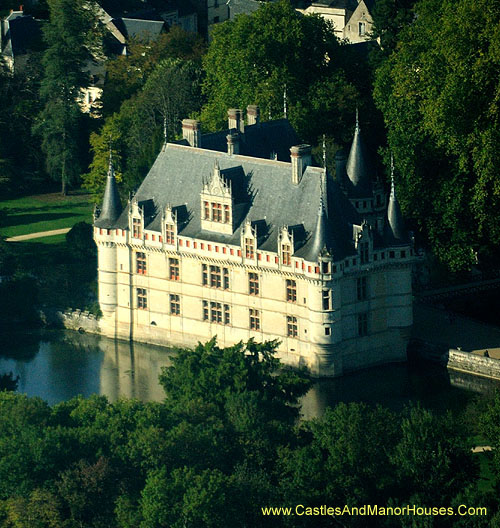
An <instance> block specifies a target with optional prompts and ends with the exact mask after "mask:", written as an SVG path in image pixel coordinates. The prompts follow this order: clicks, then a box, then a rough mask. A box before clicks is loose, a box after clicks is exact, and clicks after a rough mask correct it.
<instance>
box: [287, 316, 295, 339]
mask: <svg viewBox="0 0 500 528" xmlns="http://www.w3.org/2000/svg"><path fill="white" fill-rule="evenodd" d="M286 335H287V336H288V337H297V335H298V330H297V318H296V317H293V316H292V315H287V316H286Z"/></svg>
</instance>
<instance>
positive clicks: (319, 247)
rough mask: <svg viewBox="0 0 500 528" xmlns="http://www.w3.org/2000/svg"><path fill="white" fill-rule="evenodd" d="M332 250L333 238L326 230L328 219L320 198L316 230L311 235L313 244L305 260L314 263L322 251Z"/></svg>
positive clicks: (328, 230)
mask: <svg viewBox="0 0 500 528" xmlns="http://www.w3.org/2000/svg"><path fill="white" fill-rule="evenodd" d="M332 248H333V237H332V234H331V232H330V229H328V219H327V216H326V212H325V206H324V203H323V197H321V200H320V204H319V209H318V219H317V222H316V229H315V230H314V234H313V243H312V245H311V249H310V250H309V253H308V255H307V259H308V260H310V261H315V260H316V259H317V258H318V256H319V255H320V254H321V253H322V252H323V250H325V249H326V250H327V251H328V250H331V249H332Z"/></svg>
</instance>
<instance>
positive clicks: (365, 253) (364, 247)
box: [358, 242, 370, 264]
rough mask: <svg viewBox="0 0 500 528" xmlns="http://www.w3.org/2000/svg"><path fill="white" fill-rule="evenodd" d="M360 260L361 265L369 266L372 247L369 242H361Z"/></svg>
mask: <svg viewBox="0 0 500 528" xmlns="http://www.w3.org/2000/svg"><path fill="white" fill-rule="evenodd" d="M358 249H359V258H360V261H361V264H367V263H368V262H369V261H370V256H369V255H370V253H369V250H370V245H369V243H368V242H360V243H359V248H358Z"/></svg>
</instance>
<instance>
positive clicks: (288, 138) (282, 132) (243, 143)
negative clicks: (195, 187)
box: [201, 119, 302, 161]
mask: <svg viewBox="0 0 500 528" xmlns="http://www.w3.org/2000/svg"><path fill="white" fill-rule="evenodd" d="M229 132H230V130H229V129H226V130H223V131H221V132H214V133H212V134H203V135H202V137H201V146H202V148H204V149H208V150H217V151H219V152H227V139H226V136H227V135H228V134H229ZM300 143H302V142H301V141H300V139H299V137H298V136H297V133H296V132H295V130H294V129H293V127H292V125H290V122H289V121H288V120H287V119H276V120H274V121H264V122H261V123H258V124H256V125H246V126H245V134H244V138H243V139H242V140H240V154H241V155H245V156H252V157H254V158H264V159H270V157H271V153H272V152H274V153H276V155H277V157H278V160H279V161H290V147H291V146H293V145H299V144H300Z"/></svg>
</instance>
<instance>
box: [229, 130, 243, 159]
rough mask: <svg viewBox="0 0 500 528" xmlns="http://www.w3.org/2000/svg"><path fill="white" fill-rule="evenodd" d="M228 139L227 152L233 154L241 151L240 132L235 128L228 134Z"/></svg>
mask: <svg viewBox="0 0 500 528" xmlns="http://www.w3.org/2000/svg"><path fill="white" fill-rule="evenodd" d="M226 139H227V153H228V154H229V155H230V156H232V155H233V154H239V153H240V133H239V132H238V131H235V130H231V132H230V133H229V134H228V135H227V136H226Z"/></svg>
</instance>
